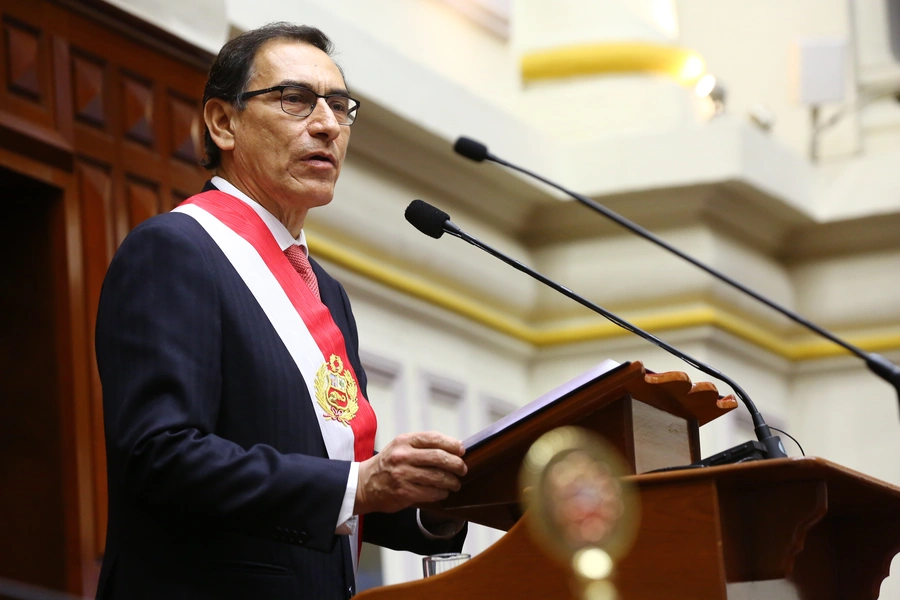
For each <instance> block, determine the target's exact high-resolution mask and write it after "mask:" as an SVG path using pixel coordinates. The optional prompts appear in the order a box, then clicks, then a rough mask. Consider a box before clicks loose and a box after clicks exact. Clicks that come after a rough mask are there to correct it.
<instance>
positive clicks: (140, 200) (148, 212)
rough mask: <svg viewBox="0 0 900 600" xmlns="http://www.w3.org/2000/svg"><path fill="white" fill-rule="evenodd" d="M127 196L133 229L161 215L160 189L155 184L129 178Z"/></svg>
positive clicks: (126, 185)
mask: <svg viewBox="0 0 900 600" xmlns="http://www.w3.org/2000/svg"><path fill="white" fill-rule="evenodd" d="M125 196H126V199H127V206H128V225H129V227H130V228H131V229H134V228H135V227H137V226H138V224H139V223H141V221H145V220H147V219H149V218H150V217H152V216H154V215H158V214H159V209H160V205H159V189H158V188H157V186H155V185H154V184H152V183H149V182H146V181H141V180H139V179H134V178H131V177H129V178H128V180H127V181H126V183H125Z"/></svg>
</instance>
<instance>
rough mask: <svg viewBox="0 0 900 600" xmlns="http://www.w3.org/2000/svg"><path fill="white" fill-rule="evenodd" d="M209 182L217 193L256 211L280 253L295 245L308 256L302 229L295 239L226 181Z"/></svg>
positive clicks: (217, 178) (265, 211)
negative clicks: (276, 243)
mask: <svg viewBox="0 0 900 600" xmlns="http://www.w3.org/2000/svg"><path fill="white" fill-rule="evenodd" d="M211 182H212V184H213V185H214V186H216V188H217V189H218V190H219V191H222V192H225V193H226V194H228V195H229V196H234V197H235V198H237V199H238V200H241V201H242V202H244V203H246V204H247V205H249V206H250V208H252V209H253V210H254V211H256V214H258V215H259V217H260V218H261V219H262V220H263V223H265V224H266V227H268V228H269V231H271V232H272V236H274V238H275V241H276V242H278V246H279V247H280V248H281V250H282V251H284V250H287V249H288V248H289V247H290V246H292V245H294V244H297V245H299V246H300V247H301V248H302V249H303V252H305V253H306V256H309V248H307V246H306V233H305V232H304V231H303V230H302V229H301V230H300V237H297V238H295V237H294V236H292V235H291V232H290V231H288V230H287V227H285V226H284V223H282V222H281V221H279V220H278V219H277V218H276V217H275V215H273V214H272V213H270V212H269V211H267V210H266V209H265V208H264V207H263V205H262V204H260V203H259V202H256V201H255V200H253V198H251V197H250V196H248V195H247V194H245V193H244V192H242V191H241V190H239V189H237V188H236V187H234V186H233V185H232V184H230V183H228V181H226V180H225V179H222V178H221V177H219V176H218V175H216V176H215V177H213V178H212V180H211Z"/></svg>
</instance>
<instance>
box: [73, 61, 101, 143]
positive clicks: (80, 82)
mask: <svg viewBox="0 0 900 600" xmlns="http://www.w3.org/2000/svg"><path fill="white" fill-rule="evenodd" d="M103 68H104V63H103V61H102V60H101V59H99V58H96V57H92V56H88V55H86V54H82V53H81V52H72V88H73V89H72V92H73V93H72V100H73V104H74V106H73V107H72V108H73V112H74V113H75V118H76V119H78V120H79V121H81V122H83V123H87V124H89V125H93V126H95V127H100V128H103V127H105V126H106V122H107V116H106V100H105V98H104V96H105V87H106V85H105V84H106V82H105V76H104V69H103Z"/></svg>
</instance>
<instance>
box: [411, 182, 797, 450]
mask: <svg viewBox="0 0 900 600" xmlns="http://www.w3.org/2000/svg"><path fill="white" fill-rule="evenodd" d="M405 216H406V220H407V221H409V222H410V223H411V224H412V226H413V227H415V228H416V229H418V230H419V231H421V232H422V233H424V234H425V235H427V236H429V237H433V238H435V239H437V238H440V237H441V236H442V235H444V233H449V234H450V235H452V236H454V237H458V238H459V239H461V240H463V241H465V242H468V243H469V244H471V245H473V246H475V247H476V248H479V249H481V250H484V251H485V252H487V253H488V254H490V255H491V256H494V257H496V258H499V259H500V260H502V261H503V262H505V263H506V264H508V265H509V266H511V267H513V268H514V269H516V270H518V271H521V272H522V273H525V274H526V275H528V276H530V277H532V278H534V279H536V280H538V281H540V282H541V283H543V284H544V285H547V286H549V287H551V288H553V289H554V290H556V291H557V292H559V293H561V294H562V295H564V296H566V297H568V298H571V299H572V300H574V301H576V302H578V303H579V304H581V305H582V306H584V307H586V308H589V309H590V310H592V311H594V312H595V313H597V314H599V315H601V316H602V317H604V318H605V319H607V320H608V321H611V322H612V323H614V324H616V325H618V326H619V327H621V328H622V329H625V330H626V331H629V332H631V333H633V334H635V335H637V336H638V337H641V338H643V339H645V340H647V341H648V342H650V343H651V344H653V345H655V346H657V347H659V348H661V349H663V350H665V351H666V352H668V353H669V354H671V355H673V356H675V357H677V358H679V359H681V360H682V361H684V362H686V363H687V364H689V365H691V366H692V367H694V368H695V369H697V370H699V371H701V372H702V373H705V374H707V375H709V376H710V377H714V378H715V379H718V380H719V381H722V382H724V383H726V384H727V385H729V386H730V387H731V389H733V390H734V393H735V395H736V396H737V397H738V398H740V399H741V401H742V402H743V403H744V405H745V406H746V407H747V410H748V411H750V416H751V418H752V419H753V430H754V432H755V433H756V437H757V439H758V440H759V442H760V444H761V445H762V447H761V448H757V450H758V451H759V452H760V453H761V454H762V455H763V458H785V457H787V452H785V449H784V445H783V444H782V443H781V438H779V437H778V436H775V435H772V432H771V430H770V429H769V426H768V425H766V422H765V420H764V419H763V416H762V415H761V414H760V412H759V409H757V408H756V405H755V404H753V401H752V400H751V399H750V396H748V395H747V392H745V391H744V389H743V388H742V387H741V386H739V385H738V384H737V383H736V382H735V381H734V380H732V379H731V378H730V377H727V376H726V375H724V374H723V373H721V372H719V371H718V370H716V369H714V368H713V367H711V366H709V365H707V364H706V363H702V362H700V361H699V360H697V359H696V358H693V357H691V356H689V355H688V354H685V353H684V352H682V351H681V350H678V349H677V348H675V347H674V346H670V345H669V344H667V343H666V342H664V341H662V340H661V339H659V338H658V337H656V336H654V335H653V334H651V333H649V332H647V331H644V330H643V329H641V328H639V327H637V326H635V325H632V324H631V323H629V322H628V321H626V320H625V319H622V318H621V317H619V316H617V315H615V314H613V313H611V312H609V311H608V310H606V309H605V308H603V307H602V306H599V305H598V304H595V303H593V302H591V301H590V300H588V299H587V298H584V297H582V296H579V295H578V294H576V293H575V292H573V291H572V290H570V289H569V288H567V287H564V286H562V285H560V284H558V283H556V282H555V281H553V280H552V279H549V278H548V277H545V276H544V275H542V274H540V273H538V272H537V271H535V270H534V269H532V268H531V267H528V266H526V265H524V264H522V263H521V262H519V261H517V260H516V259H514V258H512V257H510V256H507V255H506V254H504V253H502V252H500V251H499V250H496V249H495V248H492V247H491V246H489V245H487V244H485V243H484V242H482V241H480V240H478V239H477V238H475V237H473V236H471V235H469V234H468V233H466V232H465V231H463V230H462V229H460V228H459V227H457V226H456V224H455V223H453V221H451V220H450V215H448V214H447V213H445V212H444V211H442V210H440V209H439V208H435V207H434V206H432V205H430V204H428V203H427V202H424V201H422V200H413V201H412V202H411V203H410V205H409V206H408V207H407V208H406V213H405ZM732 450H734V449H732ZM726 452H731V451H726ZM711 458H716V457H711ZM707 460H710V459H707ZM705 462H706V461H704V463H705ZM707 464H709V463H707Z"/></svg>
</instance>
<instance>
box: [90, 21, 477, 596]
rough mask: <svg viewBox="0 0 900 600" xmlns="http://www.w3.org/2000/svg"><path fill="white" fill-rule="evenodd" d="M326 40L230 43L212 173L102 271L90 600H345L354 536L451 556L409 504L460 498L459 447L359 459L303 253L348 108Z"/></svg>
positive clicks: (360, 419) (214, 95) (351, 329)
mask: <svg viewBox="0 0 900 600" xmlns="http://www.w3.org/2000/svg"><path fill="white" fill-rule="evenodd" d="M330 49H331V45H330V41H329V40H328V38H327V37H325V35H324V34H322V33H321V32H320V31H318V30H317V29H314V28H310V27H299V26H294V25H290V24H285V23H278V24H272V25H269V26H266V27H263V28H261V29H258V30H254V31H251V32H247V33H245V34H243V35H242V36H240V37H238V38H236V39H235V40H232V41H231V42H229V43H228V44H226V45H225V47H223V49H222V51H221V52H220V53H219V56H218V57H217V59H216V61H215V63H214V64H213V66H212V68H211V70H210V79H209V82H208V84H207V87H206V92H205V94H204V118H205V122H206V126H207V129H206V135H205V140H206V149H207V163H206V165H205V166H207V167H208V168H210V169H212V170H213V171H214V172H215V174H216V176H215V177H214V178H213V180H212V181H211V182H210V184H207V186H206V188H205V190H204V192H203V193H201V194H199V195H197V196H195V197H193V198H191V199H189V200H188V201H187V202H186V203H185V204H183V205H182V206H181V207H179V208H178V209H176V210H175V211H173V212H171V213H168V214H164V215H160V216H158V217H155V218H153V219H150V220H148V221H146V222H145V223H143V224H141V225H140V226H138V227H137V228H136V229H135V230H134V231H133V232H132V233H131V234H130V235H129V236H128V237H127V238H126V240H125V241H124V243H123V244H122V246H121V248H120V249H119V251H118V252H117V254H116V256H115V258H114V259H113V261H112V264H111V265H110V268H109V272H108V274H107V277H106V280H105V282H104V286H103V292H102V295H101V300H100V308H99V315H98V321H97V336H96V340H97V343H96V348H97V362H98V366H99V370H100V377H101V380H102V383H103V405H104V418H105V428H106V445H107V462H108V478H109V526H108V534H107V542H106V553H105V556H104V560H103V569H102V573H101V579H100V584H99V588H98V597H100V598H110V599H111V598H127V599H138V598H165V599H169V600H171V599H176V598H185V599H188V598H189V599H191V600H197V599H205V598H209V599H213V598H214V599H216V600H221V599H228V598H267V599H269V598H316V599H330V598H346V597H349V596H352V595H353V593H354V588H355V567H356V563H357V556H358V554H357V551H358V543H359V542H360V541H361V540H362V539H365V540H366V541H370V542H373V543H376V544H381V545H385V546H388V547H391V548H395V549H406V550H411V551H414V552H418V553H435V552H447V551H459V550H460V549H461V546H462V542H463V539H464V537H465V528H464V527H463V526H462V525H463V524H461V523H459V522H456V521H453V520H449V521H448V520H441V519H439V518H437V517H436V516H435V515H429V514H425V513H423V514H419V513H418V512H417V511H416V510H415V509H414V508H411V507H412V505H414V504H417V503H423V502H431V501H436V500H439V499H442V498H444V497H446V495H447V494H448V493H449V492H450V491H452V490H455V489H458V487H459V477H460V476H462V475H464V474H465V471H466V467H465V464H464V463H463V461H462V458H461V456H462V454H463V451H464V450H463V448H462V446H461V444H460V442H459V441H457V440H455V439H452V438H450V437H448V436H445V435H442V434H440V433H436V432H428V433H414V434H406V435H403V436H400V437H398V438H397V439H395V440H393V441H392V442H391V443H390V444H388V445H387V446H386V447H385V448H383V449H382V450H381V452H380V453H379V454H376V455H374V456H373V453H372V452H373V448H372V446H373V444H374V435H375V417H374V413H373V411H372V409H371V407H370V406H369V403H368V400H367V396H366V376H365V372H364V371H363V368H362V364H361V363H360V359H359V353H358V339H357V330H356V324H355V321H354V319H353V313H352V311H351V309H350V303H349V300H348V298H347V295H346V293H345V292H344V289H343V287H342V286H341V285H340V284H339V283H338V282H337V281H335V280H334V279H332V278H331V277H330V276H329V275H328V273H326V272H325V271H324V270H323V269H322V268H321V267H320V266H319V265H318V264H317V263H316V262H315V261H314V260H310V259H309V258H308V256H307V251H306V248H305V237H304V234H303V223H304V220H305V217H306V214H307V211H308V210H309V209H311V208H314V207H319V206H324V205H326V204H328V203H329V202H330V201H331V199H332V196H333V193H334V184H335V182H336V181H337V178H338V175H339V173H340V170H341V165H342V164H343V161H344V156H345V153H346V150H347V145H348V142H349V136H350V125H351V124H352V123H353V121H354V120H355V118H356V114H357V112H358V109H359V103H358V102H357V101H356V100H354V99H352V98H351V97H350V95H349V93H348V91H347V89H346V85H345V83H344V78H343V74H342V72H341V71H340V69H339V68H338V67H337V66H336V65H335V63H334V62H333V61H332V60H331V58H330V56H329V52H330Z"/></svg>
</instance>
